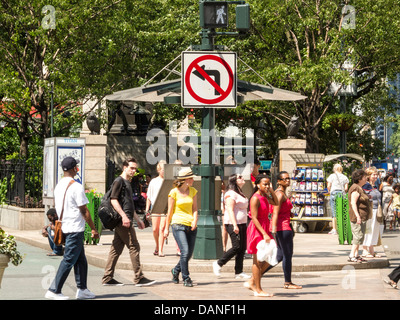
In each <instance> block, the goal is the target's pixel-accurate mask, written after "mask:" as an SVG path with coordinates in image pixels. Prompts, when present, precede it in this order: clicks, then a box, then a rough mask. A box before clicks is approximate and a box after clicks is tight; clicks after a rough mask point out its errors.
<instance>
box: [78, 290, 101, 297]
mask: <svg viewBox="0 0 400 320" xmlns="http://www.w3.org/2000/svg"><path fill="white" fill-rule="evenodd" d="M76 298H77V299H94V298H96V295H95V294H94V293H93V292H91V291H89V289H84V290H82V289H78V290H77V291H76Z"/></svg>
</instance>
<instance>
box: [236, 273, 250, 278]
mask: <svg viewBox="0 0 400 320" xmlns="http://www.w3.org/2000/svg"><path fill="white" fill-rule="evenodd" d="M250 278H251V276H249V275H248V274H246V273H244V272H242V273H239V274H235V279H250Z"/></svg>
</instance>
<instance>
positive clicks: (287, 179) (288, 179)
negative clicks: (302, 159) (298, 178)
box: [279, 178, 290, 181]
mask: <svg viewBox="0 0 400 320" xmlns="http://www.w3.org/2000/svg"><path fill="white" fill-rule="evenodd" d="M279 180H282V181H283V180H286V181H290V178H283V179H279Z"/></svg>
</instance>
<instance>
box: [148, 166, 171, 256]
mask: <svg viewBox="0 0 400 320" xmlns="http://www.w3.org/2000/svg"><path fill="white" fill-rule="evenodd" d="M165 164H166V162H165V161H164V160H161V161H160V162H159V163H158V164H157V172H158V176H157V177H156V178H154V179H152V180H151V181H150V183H149V186H148V188H147V199H146V214H150V213H151V212H152V209H153V207H154V203H155V202H156V199H157V196H158V193H159V191H160V189H161V187H162V185H163V183H164V165H165ZM151 225H152V227H153V237H154V241H155V243H156V248H155V250H154V252H153V254H154V255H155V256H156V255H158V256H159V257H164V253H163V248H164V227H165V216H163V215H162V214H156V213H153V216H152V217H151Z"/></svg>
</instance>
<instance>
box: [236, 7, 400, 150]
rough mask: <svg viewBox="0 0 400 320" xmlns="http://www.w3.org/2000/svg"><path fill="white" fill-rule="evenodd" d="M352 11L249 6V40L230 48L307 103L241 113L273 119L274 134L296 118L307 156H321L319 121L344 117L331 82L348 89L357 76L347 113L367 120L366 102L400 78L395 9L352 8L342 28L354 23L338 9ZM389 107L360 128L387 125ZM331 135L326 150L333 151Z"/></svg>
mask: <svg viewBox="0 0 400 320" xmlns="http://www.w3.org/2000/svg"><path fill="white" fill-rule="evenodd" d="M349 4H350V2H349V1H344V3H343V1H319V0H285V1H280V0H276V1H268V2H267V3H266V2H264V1H251V5H252V7H251V9H252V11H251V18H252V27H253V28H252V31H253V33H252V35H251V36H250V37H249V38H248V39H247V40H246V41H244V42H239V41H238V43H237V44H236V45H235V46H234V48H235V49H237V50H238V51H239V52H240V53H241V57H242V59H244V60H245V61H246V62H247V63H248V64H249V65H252V66H256V68H257V71H258V72H259V73H260V74H261V75H262V77H263V78H264V79H267V80H268V82H270V83H271V84H273V85H274V86H276V87H281V88H286V89H289V90H293V91H298V92H301V93H302V94H304V95H306V96H307V97H308V99H306V100H304V101H300V102H293V103H283V102H276V103H273V102H264V103H263V104H259V105H258V106H256V107H255V106H251V105H248V106H246V108H249V109H253V110H254V111H256V110H257V111H258V112H259V113H261V114H263V115H264V116H265V117H268V118H269V119H274V120H273V121H271V120H269V122H270V123H271V125H273V126H275V127H277V126H282V125H283V126H284V125H285V124H286V123H287V122H288V120H289V119H290V117H291V115H292V114H297V115H298V116H299V117H300V119H301V121H302V128H303V131H302V132H303V134H304V137H305V138H306V140H307V147H308V150H307V151H308V152H321V151H324V149H325V146H326V144H325V141H324V140H327V139H325V138H324V130H322V128H321V127H322V121H323V119H324V117H325V116H326V115H327V114H330V113H340V112H341V110H340V103H339V99H338V90H337V91H336V92H333V93H330V91H329V90H330V83H332V82H338V83H344V84H349V83H351V81H352V76H351V74H353V73H356V74H357V85H358V89H357V94H356V96H354V97H348V98H347V105H348V109H347V112H352V113H353V114H354V112H355V109H359V110H360V112H361V114H362V113H368V112H367V111H368V110H367V109H366V108H364V103H365V101H366V99H367V98H366V97H369V98H371V97H373V96H374V95H377V96H379V97H382V92H383V91H384V90H386V89H385V88H384V84H385V82H386V77H387V76H389V77H390V76H391V75H393V74H395V73H397V72H398V71H399V67H400V56H399V55H398V53H397V49H396V48H397V47H398V45H399V41H400V35H399V33H398V32H397V30H398V25H399V23H400V19H399V13H400V12H399V10H400V8H399V6H397V2H396V1H392V0H389V1H374V2H371V1H357V3H356V4H354V5H353V7H347V9H351V8H354V9H355V12H354V17H355V28H354V29H352V28H348V29H345V28H344V26H345V25H347V24H348V21H346V20H347V18H349V17H350V18H351V16H349V15H350V13H349V12H350V11H346V10H345V11H344V12H342V10H343V5H349ZM387 8H391V10H387ZM345 62H351V63H352V68H351V70H350V72H348V71H344V70H341V68H340V67H341V66H343V65H344V63H345ZM252 79H256V78H255V76H253V78H252ZM368 94H369V95H368ZM363 97H364V99H363V100H362V98H363ZM376 100H377V99H375V102H377V101H376ZM360 101H362V104H360V103H358V102H360ZM381 102H382V101H379V103H381ZM382 104H383V102H382ZM366 105H368V104H366ZM379 105H380V104H379ZM388 106H390V104H389V105H388V104H386V105H385V104H383V105H382V108H376V107H377V105H375V109H374V115H373V116H370V117H368V119H367V117H363V118H364V119H366V120H367V122H366V123H364V125H365V124H371V127H372V128H373V126H372V125H373V122H374V121H375V119H376V117H377V115H381V116H382V118H384V117H383V116H384V114H385V113H388ZM390 111H391V110H390ZM359 114H360V113H358V115H359ZM369 115H370V114H369ZM271 128H272V127H271ZM354 128H355V129H357V128H358V127H357V126H355V127H354ZM358 130H360V128H358ZM329 133H330V135H329V139H330V141H329V140H328V141H329V142H328V145H329V144H332V136H331V132H329ZM271 138H273V137H271ZM271 140H273V139H271ZM321 141H323V142H324V146H321Z"/></svg>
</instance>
